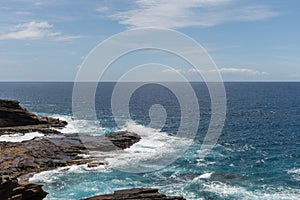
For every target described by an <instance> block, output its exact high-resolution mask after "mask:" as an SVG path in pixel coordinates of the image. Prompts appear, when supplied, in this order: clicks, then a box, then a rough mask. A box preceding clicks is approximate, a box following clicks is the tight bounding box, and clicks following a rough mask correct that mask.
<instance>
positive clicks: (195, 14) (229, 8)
mask: <svg viewBox="0 0 300 200" xmlns="http://www.w3.org/2000/svg"><path fill="white" fill-rule="evenodd" d="M134 2H135V4H136V6H134V8H132V9H130V10H128V11H121V12H117V13H115V14H112V15H110V18H112V19H114V20H117V21H118V22H119V23H120V24H123V25H127V26H130V27H149V26H155V27H163V28H183V27H189V26H214V25H217V24H220V23H225V22H228V21H254V20H263V19H267V18H270V17H274V16H278V15H279V13H277V12H275V11H272V10H271V9H269V8H268V7H267V6H263V5H240V4H238V3H237V2H236V1H235V0H185V1H178V0H135V1H134Z"/></svg>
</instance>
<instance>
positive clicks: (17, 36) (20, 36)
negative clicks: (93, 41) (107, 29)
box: [0, 21, 82, 41]
mask: <svg viewBox="0 0 300 200" xmlns="http://www.w3.org/2000/svg"><path fill="white" fill-rule="evenodd" d="M81 37H82V36H75V35H74V36H71V35H69V36H67V35H62V34H61V33H60V32H55V31H54V30H53V26H52V25H51V24H49V23H48V22H46V21H41V22H36V21H32V22H29V23H25V24H19V25H16V26H14V27H12V28H10V29H9V31H7V32H6V33H0V40H25V39H49V40H54V41H63V40H71V39H77V38H81Z"/></svg>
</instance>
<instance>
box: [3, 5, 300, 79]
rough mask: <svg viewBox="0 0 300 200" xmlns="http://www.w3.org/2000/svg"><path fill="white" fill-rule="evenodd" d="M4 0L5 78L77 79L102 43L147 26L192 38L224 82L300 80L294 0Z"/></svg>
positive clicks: (299, 17) (299, 30) (299, 19)
mask: <svg viewBox="0 0 300 200" xmlns="http://www.w3.org/2000/svg"><path fill="white" fill-rule="evenodd" d="M0 2H1V3H0V24H1V26H0V70H1V73H0V81H73V80H74V79H75V76H76V73H77V70H78V66H79V65H80V64H81V63H82V62H83V59H84V57H85V56H86V55H87V54H88V53H89V52H90V51H91V50H92V49H93V48H94V47H95V46H96V45H97V44H98V43H99V42H101V41H103V40H104V39H106V38H108V37H110V36H111V35H113V34H116V33H119V32H121V31H125V30H129V29H131V28H141V27H149V26H156V27H161V28H169V29H175V30H177V31H180V32H182V33H184V34H186V35H188V36H190V37H192V38H194V39H195V40H196V41H197V42H199V43H200V44H201V45H203V46H204V47H205V48H206V49H207V50H208V52H209V54H210V55H211V57H212V58H213V60H214V61H215V63H216V64H217V66H218V68H219V71H220V72H221V74H222V76H223V78H224V80H226V81H249V80H250V81H251V80H253V81H255V80H259V81H298V80H300V47H299V45H300V37H299V35H300V26H299V24H300V23H299V22H300V13H299V8H300V2H299V1H297V0H286V1H282V0H267V1H259V0H244V1H243V0H185V1H177V0H132V1H125V0H104V1H101V0H97V1H96V0H89V1H84V0H72V1H70V0H69V1H67V0H51V1H49V0H47V1H46V0H45V1H44V0H10V1H6V0H0ZM140 59H144V56H140ZM127 60H128V59H127ZM146 60H147V59H145V62H146ZM142 61H143V60H142ZM124 62H126V60H124Z"/></svg>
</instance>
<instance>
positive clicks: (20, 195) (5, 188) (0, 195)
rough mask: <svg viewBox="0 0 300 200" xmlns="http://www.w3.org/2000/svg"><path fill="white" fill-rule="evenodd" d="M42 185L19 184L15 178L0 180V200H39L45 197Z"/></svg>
mask: <svg viewBox="0 0 300 200" xmlns="http://www.w3.org/2000/svg"><path fill="white" fill-rule="evenodd" d="M47 194H48V193H47V192H45V191H43V189H42V185H37V184H33V183H26V182H24V183H20V182H18V180H17V179H16V178H10V177H2V178H0V199H3V200H4V199H7V200H23V199H25V200H26V199H28V200H29V199H30V200H40V199H43V198H45V197H46V196H47Z"/></svg>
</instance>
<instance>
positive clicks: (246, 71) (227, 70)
mask: <svg viewBox="0 0 300 200" xmlns="http://www.w3.org/2000/svg"><path fill="white" fill-rule="evenodd" d="M187 72H190V73H195V72H199V71H198V70H197V69H194V68H191V69H189V70H188V71H187ZM200 72H201V73H205V72H206V73H207V72H211V73H212V72H220V73H222V74H240V75H253V76H255V75H258V76H261V75H268V73H267V72H262V71H258V70H253V69H248V68H220V69H212V70H209V71H200Z"/></svg>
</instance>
